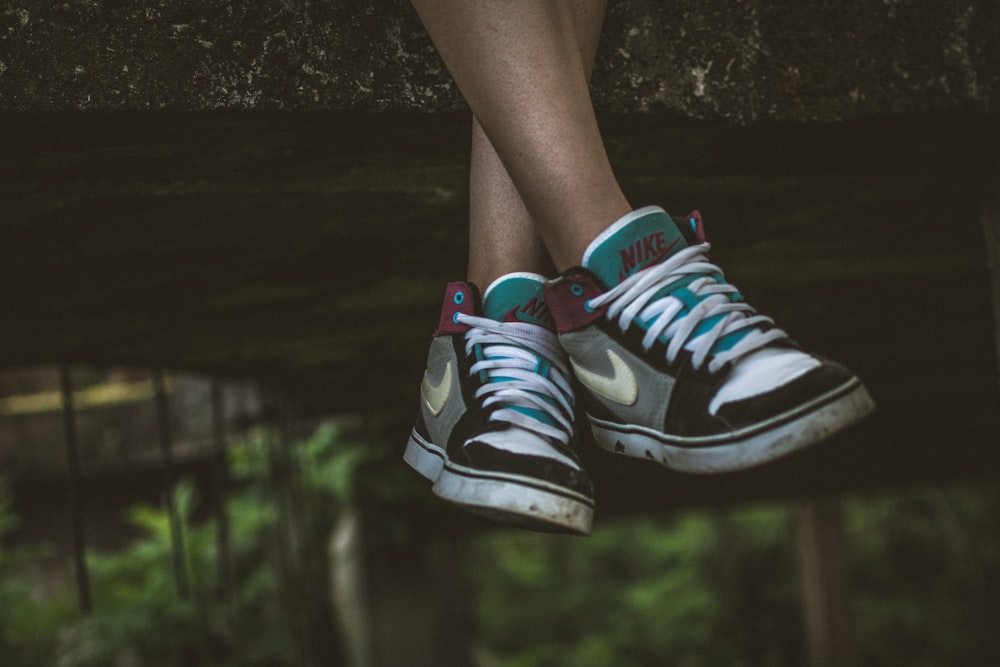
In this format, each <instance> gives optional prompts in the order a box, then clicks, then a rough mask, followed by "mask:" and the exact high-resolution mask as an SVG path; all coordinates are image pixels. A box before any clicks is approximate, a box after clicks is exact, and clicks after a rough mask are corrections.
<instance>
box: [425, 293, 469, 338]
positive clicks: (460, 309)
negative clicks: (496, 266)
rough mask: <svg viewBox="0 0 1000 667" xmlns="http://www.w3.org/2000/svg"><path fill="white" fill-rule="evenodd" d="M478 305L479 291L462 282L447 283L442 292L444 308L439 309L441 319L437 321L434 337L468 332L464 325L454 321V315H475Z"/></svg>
mask: <svg viewBox="0 0 1000 667" xmlns="http://www.w3.org/2000/svg"><path fill="white" fill-rule="evenodd" d="M478 303H479V290H477V289H476V287H475V286H474V285H470V284H469V283H463V282H459V281H456V282H453V283H448V287H447V289H446V290H445V292H444V306H443V307H442V308H441V319H440V320H439V321H438V326H437V329H435V330H434V335H435V336H446V335H449V334H464V333H465V332H466V331H468V330H469V327H468V326H466V325H465V324H459V323H458V322H456V321H455V315H457V314H458V313H462V314H463V315H475V314H476V309H477V307H478Z"/></svg>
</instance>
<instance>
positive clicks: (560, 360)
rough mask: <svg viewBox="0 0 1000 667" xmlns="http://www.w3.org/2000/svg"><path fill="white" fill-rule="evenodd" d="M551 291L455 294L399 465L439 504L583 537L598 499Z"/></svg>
mask: <svg viewBox="0 0 1000 667" xmlns="http://www.w3.org/2000/svg"><path fill="white" fill-rule="evenodd" d="M544 283H545V279H544V278H543V277H542V276H538V275H535V274H528V273H512V274H509V275H506V276H503V277H502V278H499V279H498V280H497V281H495V282H494V283H493V284H492V285H490V287H489V288H488V289H487V290H486V293H485V295H484V297H483V300H482V302H483V303H482V314H480V305H479V301H480V300H479V294H478V291H477V290H476V288H475V286H473V285H469V284H466V283H460V282H455V283H451V284H449V285H448V289H447V291H446V295H445V302H444V308H443V309H442V312H441V320H440V322H439V324H438V328H437V330H436V331H435V332H434V338H433V340H432V341H431V350H430V354H429V356H428V359H427V371H426V372H425V374H424V379H423V382H422V383H421V386H420V394H421V397H420V411H419V414H418V415H417V423H416V426H414V428H413V431H412V433H411V435H410V439H409V441H408V442H407V445H406V452H405V453H404V455H403V458H404V459H405V460H406V462H407V463H409V464H410V466H412V467H413V468H414V469H415V470H417V472H419V473H420V474H422V475H423V476H424V477H426V478H428V479H430V480H431V481H433V482H434V486H433V491H434V493H435V494H436V495H438V496H440V497H441V498H444V499H445V500H449V501H451V502H454V503H456V504H458V505H460V506H462V507H463V508H465V509H468V510H471V511H474V512H476V513H478V514H483V515H486V516H488V517H490V518H493V519H496V520H500V521H504V522H507V523H514V524H517V525H520V526H522V527H525V528H531V529H534V530H543V531H550V532H568V533H577V534H584V535H585V534H588V533H589V532H590V527H591V521H592V518H593V512H594V494H593V487H592V485H591V482H590V479H589V477H588V476H587V474H586V473H585V472H584V471H583V469H582V468H581V466H580V462H579V460H578V459H577V456H576V452H575V450H574V446H575V438H574V433H573V393H572V390H571V387H570V380H569V368H568V366H567V362H566V356H565V354H564V353H563V352H562V350H561V349H560V347H559V342H558V339H557V337H556V334H555V331H554V325H553V323H552V318H551V315H550V314H549V309H548V306H547V305H546V303H545V295H544Z"/></svg>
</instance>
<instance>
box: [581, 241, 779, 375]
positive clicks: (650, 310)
mask: <svg viewBox="0 0 1000 667" xmlns="http://www.w3.org/2000/svg"><path fill="white" fill-rule="evenodd" d="M710 247H711V246H710V245H709V244H708V243H702V244H699V245H695V246H690V247H688V248H685V249H683V250H681V251H679V252H677V253H676V254H674V255H672V256H671V257H669V258H667V259H666V260H665V261H663V262H662V263H660V264H656V265H653V266H651V267H649V268H647V269H645V270H642V271H639V272H638V273H636V274H634V275H632V276H629V277H628V278H626V279H625V280H623V281H622V282H621V284H619V285H618V286H617V287H614V288H612V289H610V290H608V291H607V292H605V293H604V294H602V295H601V296H599V297H596V298H593V299H590V300H589V301H588V302H587V304H586V305H587V306H588V307H589V308H593V309H596V308H600V307H602V306H604V305H607V306H608V318H610V319H611V320H614V319H616V318H617V320H618V327H619V328H620V329H621V330H622V331H623V332H624V331H625V330H626V329H627V328H628V326H629V324H631V322H632V320H633V319H635V318H636V317H639V318H641V319H642V320H643V321H644V323H646V324H647V325H648V329H647V330H646V335H645V336H643V339H642V345H643V347H644V348H645V349H647V350H648V349H649V348H650V347H652V346H653V344H654V343H655V342H656V340H657V338H659V337H660V336H661V335H665V336H666V338H667V339H668V340H669V342H668V344H667V353H666V357H667V362H668V363H673V362H674V361H675V360H676V359H677V355H678V354H679V353H680V351H681V349H682V348H685V347H687V349H689V350H690V351H691V352H692V353H693V354H692V355H691V363H692V364H693V365H694V367H695V368H696V369H697V368H701V366H702V364H703V363H705V359H706V358H707V357H708V356H709V354H713V350H712V348H713V347H714V346H715V344H716V342H717V341H718V340H719V339H720V338H722V337H723V336H725V335H727V334H730V333H733V332H735V331H739V330H742V329H749V331H747V333H746V334H745V335H744V336H743V338H742V339H740V341H739V342H737V343H736V344H735V345H733V346H732V347H731V348H729V349H728V350H725V351H722V352H718V353H715V354H714V356H713V357H712V360H711V361H710V362H709V364H708V370H709V371H710V372H712V373H715V372H717V371H718V370H719V369H720V368H722V367H723V366H724V365H725V364H726V363H728V362H730V361H735V360H737V359H739V358H740V357H742V356H744V355H747V354H749V353H751V352H753V351H755V350H759V349H761V348H763V347H766V346H768V345H770V344H771V343H773V342H775V341H778V340H783V339H787V338H788V334H786V333H785V332H784V331H782V330H781V329H777V328H774V329H770V330H768V331H761V330H760V329H759V328H756V327H759V326H760V325H765V324H774V320H772V319H771V318H769V317H766V316H764V315H760V314H757V311H756V310H754V308H753V306H751V305H749V304H747V303H743V302H733V301H731V300H730V298H729V295H731V294H736V293H738V292H739V290H737V289H736V288H735V287H733V286H732V285H730V284H728V283H721V282H719V281H717V280H716V279H715V278H714V277H713V275H712V274H718V275H719V276H721V275H722V271H721V270H720V269H719V267H717V266H715V265H714V264H712V263H711V262H709V261H708V256H707V255H708V251H709V248H710ZM692 274H701V277H699V278H696V279H694V280H693V281H692V282H691V283H690V284H688V285H686V286H685V289H687V290H688V291H689V292H690V293H691V294H693V295H694V297H695V298H696V299H697V300H698V303H697V305H695V306H694V307H693V308H691V310H690V311H689V312H688V313H686V314H682V312H683V311H684V309H685V308H686V307H687V306H686V304H685V303H684V301H682V300H681V299H680V298H678V297H676V296H673V295H667V296H663V297H659V298H658V294H659V292H660V291H661V290H662V289H663V288H664V287H665V286H667V285H669V284H671V283H673V282H675V281H677V280H679V279H682V278H685V277H687V276H690V275H692ZM716 316H722V317H720V319H719V321H718V322H716V323H715V324H714V325H713V326H712V327H711V328H710V329H709V330H708V331H705V332H703V333H700V334H699V335H698V336H697V337H694V338H693V339H691V338H692V334H693V333H694V332H695V331H696V330H697V329H698V325H699V324H701V322H702V321H704V320H707V319H709V318H712V317H716ZM689 339H691V340H689Z"/></svg>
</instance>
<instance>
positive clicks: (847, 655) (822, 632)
mask: <svg viewBox="0 0 1000 667" xmlns="http://www.w3.org/2000/svg"><path fill="white" fill-rule="evenodd" d="M797 538H798V550H799V560H800V567H801V576H802V606H803V611H804V615H805V626H806V649H807V654H808V657H809V662H808V665H809V667H850V666H851V665H853V664H854V623H853V619H854V614H853V610H852V608H851V589H850V585H849V581H848V576H847V567H846V556H847V549H846V545H845V538H844V519H843V512H842V510H841V507H840V504H839V503H838V502H837V501H815V500H810V501H806V502H803V503H802V504H801V505H800V506H799V508H798V515H797Z"/></svg>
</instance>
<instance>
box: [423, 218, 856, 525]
mask: <svg viewBox="0 0 1000 667" xmlns="http://www.w3.org/2000/svg"><path fill="white" fill-rule="evenodd" d="M708 251H709V244H708V243H707V242H706V241H705V235H704V229H703V227H702V222H701V218H700V216H699V215H698V213H697V212H694V213H692V214H691V215H689V216H688V217H687V218H684V219H679V220H675V219H673V218H671V217H670V216H669V215H667V214H666V212H664V211H663V210H662V209H660V208H657V207H647V208H643V209H639V210H637V211H633V212H632V213H630V214H628V215H626V216H625V217H624V218H622V219H621V220H619V221H617V222H616V223H615V224H613V225H612V226H611V227H609V228H608V229H607V230H606V231H605V232H604V233H603V234H601V235H600V236H598V237H597V238H596V239H595V240H594V241H593V242H592V243H591V244H590V246H589V248H588V249H587V251H586V253H585V254H584V257H583V262H582V266H579V267H574V268H571V269H569V270H567V271H565V272H564V273H563V274H562V275H561V276H559V277H558V278H556V279H554V280H551V281H547V280H546V279H545V278H544V277H542V276H539V275H535V274H529V273H514V274H509V275H507V276H503V277H501V278H499V279H498V280H496V281H495V282H494V283H493V284H492V285H490V287H489V288H488V289H487V290H486V292H485V293H484V294H483V295H482V298H480V296H479V294H478V291H477V290H476V288H475V286H473V285H470V284H466V283H460V282H456V283H451V284H449V285H448V288H447V293H446V297H445V303H444V308H443V309H442V313H441V319H440V322H439V323H438V327H437V329H436V330H435V332H434V337H433V340H432V342H431V350H430V355H429V357H428V361H427V370H426V372H425V374H424V378H423V382H422V383H421V400H420V411H419V414H418V416H417V423H416V425H415V426H414V428H413V431H412V432H411V435H410V438H409V441H408V442H407V445H406V450H405V454H404V459H405V460H406V461H407V462H408V463H409V464H410V465H411V466H412V467H413V468H414V469H416V470H417V471H418V472H419V473H421V474H422V475H423V476H424V477H426V478H428V479H429V480H431V481H432V482H433V483H434V486H433V491H434V493H435V494H436V495H438V496H439V497H441V498H444V499H446V500H449V501H451V502H454V503H456V504H458V505H460V506H462V507H464V508H466V509H469V510H472V511H474V512H477V513H480V514H484V515H487V516H490V517H491V518H494V519H497V520H500V521H506V522H509V523H514V524H517V525H520V526H524V527H527V528H533V529H537V530H546V531H554V532H568V533H577V534H587V533H589V532H590V526H591V521H592V518H593V511H594V494H593V486H592V484H591V481H590V479H589V477H588V476H587V474H586V472H585V471H584V470H583V468H582V467H581V465H580V461H579V459H578V457H577V454H576V441H575V435H574V431H573V415H574V396H580V397H581V398H582V399H583V403H584V405H585V410H586V414H587V417H588V419H589V421H590V424H591V427H592V429H593V432H594V438H595V440H596V442H597V444H598V445H599V446H600V447H602V448H604V449H607V450H609V451H612V452H617V453H619V454H624V455H626V456H632V457H636V458H640V459H648V460H651V461H654V462H657V463H660V464H662V465H664V466H667V467H668V468H672V469H675V470H680V471H686V472H696V473H713V472H726V471H733V470H740V469H743V468H747V467H750V466H754V465H758V464H761V463H764V462H766V461H770V460H772V459H775V458H777V457H780V456H783V455H785V454H788V453H790V452H793V451H795V450H797V449H800V448H802V447H805V446H807V445H810V444H812V443H814V442H817V441H818V440H820V439H822V438H824V437H826V436H827V435H829V434H831V433H833V432H835V431H837V430H840V429H842V428H844V427H846V426H848V425H849V424H851V423H853V422H855V421H857V420H858V419H860V418H861V417H863V416H864V415H865V414H866V413H867V412H869V411H870V410H871V409H872V408H873V407H874V403H873V402H872V400H871V398H870V396H869V395H868V392H867V391H866V390H865V388H864V387H863V386H862V385H861V383H860V382H859V380H858V379H857V377H855V376H854V375H853V374H852V373H851V372H850V371H848V370H847V369H845V368H844V367H842V366H840V365H838V364H836V363H833V362H830V361H827V360H825V359H823V358H821V357H818V356H816V355H812V354H807V353H805V352H803V351H801V350H800V349H799V348H798V347H797V346H796V344H795V343H794V342H792V341H791V339H789V337H788V335H787V334H786V333H785V332H784V331H782V330H781V329H778V328H777V327H776V326H775V324H774V322H773V320H771V319H770V318H768V317H765V316H763V315H760V314H758V313H757V312H756V311H755V310H754V309H753V307H751V306H750V305H749V304H747V303H746V302H745V301H744V300H743V298H742V297H741V295H740V293H739V291H738V290H737V289H736V288H735V287H734V286H732V285H730V284H729V283H727V282H726V281H725V279H724V278H723V275H722V272H721V271H720V270H719V268H718V267H716V266H715V265H713V264H712V263H711V262H709V260H708ZM574 378H575V382H574Z"/></svg>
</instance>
